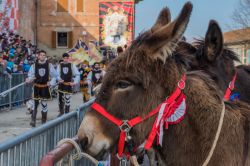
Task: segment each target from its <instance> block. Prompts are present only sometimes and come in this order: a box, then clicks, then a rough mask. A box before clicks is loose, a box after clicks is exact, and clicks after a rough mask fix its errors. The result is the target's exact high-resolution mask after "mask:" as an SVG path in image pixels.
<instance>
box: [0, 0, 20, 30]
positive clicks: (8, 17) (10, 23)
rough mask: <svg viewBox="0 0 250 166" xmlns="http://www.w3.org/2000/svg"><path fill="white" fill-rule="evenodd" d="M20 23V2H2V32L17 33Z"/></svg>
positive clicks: (0, 4) (0, 21) (4, 0)
mask: <svg viewBox="0 0 250 166" xmlns="http://www.w3.org/2000/svg"><path fill="white" fill-rule="evenodd" d="M18 21H19V11H18V0H2V1H0V32H9V31H17V29H18Z"/></svg>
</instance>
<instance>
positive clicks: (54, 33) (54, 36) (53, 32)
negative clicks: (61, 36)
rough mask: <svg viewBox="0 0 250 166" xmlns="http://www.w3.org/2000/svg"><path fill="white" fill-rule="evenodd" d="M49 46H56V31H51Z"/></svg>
mask: <svg viewBox="0 0 250 166" xmlns="http://www.w3.org/2000/svg"><path fill="white" fill-rule="evenodd" d="M51 36H52V38H51V48H56V31H52V35H51Z"/></svg>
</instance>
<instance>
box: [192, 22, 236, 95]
mask: <svg viewBox="0 0 250 166" xmlns="http://www.w3.org/2000/svg"><path fill="white" fill-rule="evenodd" d="M195 47H196V49H197V51H196V60H195V61H193V63H192V69H191V70H204V71H205V72H206V73H207V74H208V75H210V76H211V78H212V79H213V80H214V81H215V82H216V84H217V85H218V86H219V88H220V89H221V90H222V92H223V93H224V92H225V90H226V88H227V86H228V83H229V82H230V81H231V79H232V78H233V75H234V73H235V70H234V60H236V61H239V60H238V58H237V56H236V55H235V54H234V53H233V52H232V51H230V50H229V49H227V48H224V47H223V34H222V31H221V29H220V27H219V25H218V23H217V22H216V21H214V20H211V21H210V23H209V26H208V30H207V33H206V36H205V40H204V41H202V40H197V41H196V42H195Z"/></svg>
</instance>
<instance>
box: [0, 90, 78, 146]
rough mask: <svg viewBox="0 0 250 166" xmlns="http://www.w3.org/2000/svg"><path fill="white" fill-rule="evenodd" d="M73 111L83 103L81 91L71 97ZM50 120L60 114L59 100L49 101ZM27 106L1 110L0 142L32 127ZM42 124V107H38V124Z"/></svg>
mask: <svg viewBox="0 0 250 166" xmlns="http://www.w3.org/2000/svg"><path fill="white" fill-rule="evenodd" d="M71 103H72V106H71V111H74V110H75V109H76V108H77V106H79V105H80V104H81V103H82V96H81V93H77V94H74V95H73V96H72V98H71ZM48 109H49V112H48V120H52V119H54V118H56V117H57V115H58V104H57V100H56V99H54V100H53V101H49V102H48ZM26 112H27V108H26V106H25V105H23V106H20V107H18V108H14V109H13V110H10V111H3V112H0V117H1V118H0V144H1V143H3V142H4V141H5V140H7V139H9V138H13V137H15V136H17V135H19V134H22V133H23V132H25V131H28V130H30V129H31V127H30V125H29V123H30V119H31V118H30V114H27V113H26ZM40 125H41V108H40V107H39V108H38V113H37V126H40Z"/></svg>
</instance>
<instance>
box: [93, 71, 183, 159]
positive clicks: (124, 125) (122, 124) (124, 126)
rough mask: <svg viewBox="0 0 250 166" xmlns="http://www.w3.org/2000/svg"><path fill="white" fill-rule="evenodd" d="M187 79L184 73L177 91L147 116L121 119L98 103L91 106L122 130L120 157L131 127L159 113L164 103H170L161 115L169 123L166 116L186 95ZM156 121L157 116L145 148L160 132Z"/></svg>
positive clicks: (149, 146) (150, 144) (146, 147)
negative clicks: (177, 101) (184, 91)
mask: <svg viewBox="0 0 250 166" xmlns="http://www.w3.org/2000/svg"><path fill="white" fill-rule="evenodd" d="M185 81H186V75H183V76H182V78H181V80H180V81H179V82H178V86H177V87H176V89H175V91H174V92H173V93H172V94H171V95H170V96H169V97H168V98H167V99H166V100H165V101H164V102H162V103H161V104H159V105H158V106H157V107H156V108H155V109H153V110H152V111H151V112H150V113H149V114H147V115H146V116H145V117H141V116H137V117H135V118H133V119H131V120H120V119H118V118H116V117H114V116H112V115H111V114H109V113H108V112H107V111H106V110H105V108H103V107H102V106H101V105H99V104H98V103H93V105H92V106H91V107H92V108H93V109H94V110H96V111H97V112H98V113H100V114H101V115H102V116H104V117H105V118H107V119H108V120H109V121H111V122H113V123H114V124H115V125H116V126H118V127H119V129H120V130H121V132H120V138H119V142H118V157H119V158H121V157H122V156H123V151H124V146H125V141H126V137H127V136H128V135H129V131H130V130H131V128H132V127H134V126H135V125H137V124H139V123H141V122H143V121H145V120H146V119H148V118H150V117H152V116H154V115H156V114H157V113H159V111H160V108H161V105H162V104H166V105H168V107H167V108H166V109H164V114H163V116H161V117H162V119H163V120H164V122H165V123H166V124H167V123H168V122H167V121H165V120H166V118H168V117H170V116H171V115H172V114H173V113H174V110H173V109H171V108H172V106H173V105H174V103H176V100H178V98H179V97H180V96H182V97H183V96H184V94H183V93H182V90H183V89H184V88H185ZM165 110H166V111H165ZM162 119H161V120H162ZM156 121H157V118H156V120H155V123H154V125H153V128H152V130H151V132H150V134H149V137H148V139H147V142H146V144H145V146H144V148H145V149H150V148H151V146H152V144H153V141H154V139H155V136H156V135H157V133H158V127H157V126H155V124H156Z"/></svg>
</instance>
